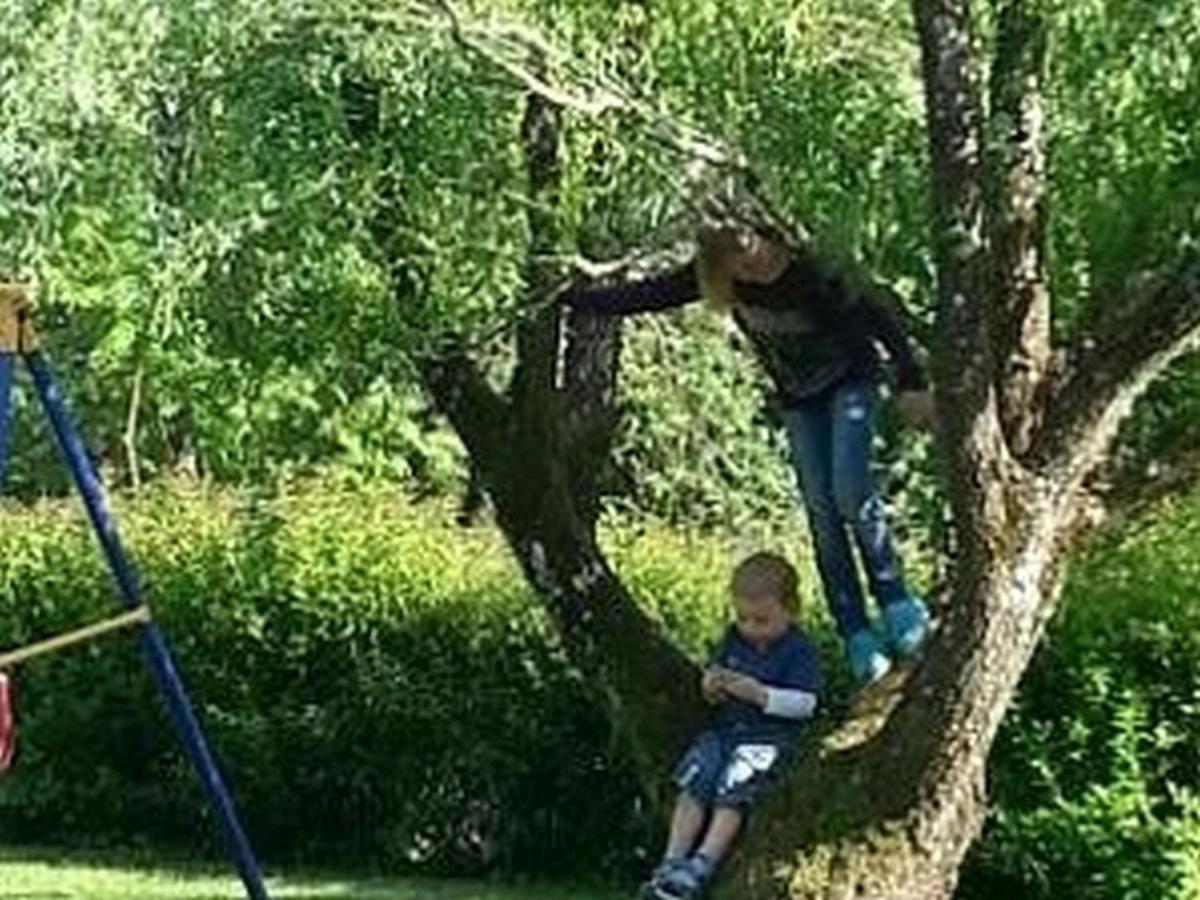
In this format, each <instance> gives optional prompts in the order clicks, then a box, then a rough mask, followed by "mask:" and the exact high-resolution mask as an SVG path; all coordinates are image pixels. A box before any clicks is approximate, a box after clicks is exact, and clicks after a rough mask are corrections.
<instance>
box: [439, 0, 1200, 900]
mask: <svg viewBox="0 0 1200 900" xmlns="http://www.w3.org/2000/svg"><path fill="white" fill-rule="evenodd" d="M970 7H971V4H969V3H968V2H967V0H914V2H913V11H914V14H915V24H916V29H917V35H918V39H919V46H920V54H921V60H922V77H923V84H924V91H925V97H926V106H927V110H928V117H927V134H928V145H929V158H928V162H929V166H930V170H931V183H932V192H933V202H934V208H935V225H934V233H933V236H932V237H933V246H934V248H935V251H936V269H937V302H936V310H935V320H934V328H933V333H934V341H933V346H932V347H931V353H932V363H933V365H932V368H933V375H934V383H935V390H936V395H937V398H938V404H939V408H940V410H941V417H940V418H941V421H940V426H939V434H938V444H939V447H940V450H941V454H942V457H943V460H944V483H945V490H946V495H947V497H948V499H949V503H950V507H951V509H952V512H953V518H954V530H955V534H956V545H955V549H954V554H953V559H952V561H951V562H952V569H951V571H952V577H951V585H950V592H951V597H950V602H949V605H948V611H947V613H946V616H945V620H944V622H943V624H942V626H941V629H940V631H939V632H938V634H937V635H936V638H935V639H934V641H933V642H932V645H931V646H930V647H929V649H928V651H927V654H926V657H925V660H924V663H923V664H922V665H921V666H920V667H919V668H918V669H917V671H916V672H915V673H914V674H913V675H912V677H911V678H909V679H908V680H907V682H906V683H904V684H902V685H901V686H899V687H897V688H895V689H894V690H891V691H886V690H885V691H882V692H880V693H879V694H878V695H877V696H873V697H871V698H870V702H868V703H865V704H863V705H862V706H860V707H859V708H857V709H856V712H855V714H854V715H853V716H851V718H850V719H849V720H848V721H846V722H845V723H843V724H842V725H841V726H840V727H839V728H837V729H836V730H834V731H833V732H832V733H830V734H827V735H825V736H823V738H822V739H821V740H820V741H813V742H812V744H811V745H810V746H809V747H808V748H807V750H806V752H805V753H804V754H803V757H802V759H801V760H800V761H799V762H798V763H797V764H796V766H795V768H794V771H792V772H791V773H790V774H789V777H788V779H787V780H786V783H785V785H784V787H783V788H782V789H781V790H780V791H779V792H778V793H777V794H775V795H774V796H773V797H772V798H771V799H770V801H769V802H768V803H767V804H766V807H765V809H764V811H763V814H762V815H761V816H760V817H758V818H757V819H756V821H755V822H754V824H753V827H752V828H751V830H750V832H749V834H748V837H747V840H746V842H745V845H744V847H743V852H742V853H741V854H740V855H739V856H738V858H737V861H736V863H735V864H734V865H733V866H732V869H731V872H730V873H729V875H728V877H727V878H726V879H725V881H724V883H723V885H722V886H721V888H720V891H721V896H728V897H737V898H768V897H784V896H787V897H793V898H848V897H855V898H880V900H882V898H889V900H895V898H913V900H918V898H919V900H929V898H937V897H948V896H950V894H951V893H952V891H953V888H954V885H955V881H956V873H957V870H958V868H959V866H960V864H961V861H962V859H963V857H964V855H965V853H966V851H967V849H968V848H969V846H970V845H971V843H972V841H973V840H974V839H975V837H976V836H977V835H978V833H979V831H980V828H981V826H982V823H983V820H984V817H985V811H986V810H985V800H986V786H985V767H986V761H987V756H988V752H989V748H990V747H991V744H992V741H993V738H994V736H995V734H996V730H997V728H998V726H999V724H1000V721H1001V719H1002V717H1003V715H1004V711H1005V709H1006V707H1007V706H1008V705H1009V703H1010V701H1011V699H1012V697H1013V695H1014V692H1015V690H1016V688H1017V684H1018V681H1019V679H1020V677H1021V674H1022V672H1023V671H1024V670H1025V668H1026V666H1027V664H1028V663H1029V661H1030V658H1031V656H1032V654H1033V652H1034V650H1035V648H1036V647H1037V644H1038V641H1039V639H1040V638H1041V636H1042V634H1043V631H1044V628H1045V625H1046V622H1047V620H1048V619H1049V618H1050V616H1051V615H1052V613H1053V612H1054V609H1055V605H1056V602H1057V599H1058V596H1059V588H1060V584H1061V581H1062V576H1063V570H1064V566H1065V562H1066V560H1067V558H1068V555H1069V553H1070V552H1071V550H1072V549H1073V548H1074V547H1076V546H1077V545H1078V544H1079V542H1080V541H1081V540H1082V539H1083V537H1084V536H1085V535H1086V534H1087V533H1088V531H1089V530H1090V529H1092V528H1093V527H1095V525H1096V524H1097V523H1098V521H1099V519H1100V517H1099V516H1097V515H1096V512H1097V491H1098V485H1099V483H1100V481H1101V479H1102V478H1106V477H1108V476H1111V474H1112V472H1111V468H1112V463H1113V449H1114V444H1115V441H1116V438H1117V434H1118V428H1119V426H1120V424H1121V423H1122V421H1124V420H1125V419H1126V417H1127V416H1128V414H1129V412H1130V410H1131V409H1132V407H1133V404H1134V402H1135V400H1137V398H1138V397H1139V396H1140V395H1141V394H1142V393H1143V392H1144V391H1145V390H1146V388H1147V387H1148V385H1150V384H1151V382H1152V381H1154V380H1155V379H1156V378H1157V377H1158V376H1159V375H1160V374H1161V373H1162V372H1163V371H1164V370H1165V369H1166V368H1167V367H1168V365H1170V364H1171V363H1172V362H1173V361H1175V360H1177V359H1178V358H1180V357H1181V356H1182V355H1184V354H1185V353H1186V352H1187V351H1188V350H1189V348H1191V347H1192V346H1194V345H1195V343H1196V342H1197V340H1198V339H1200V251H1197V248H1196V247H1195V246H1187V245H1186V244H1185V245H1183V249H1182V250H1181V251H1180V252H1179V253H1178V254H1177V255H1176V257H1175V258H1174V259H1173V260H1172V262H1171V264H1170V265H1168V266H1166V267H1164V268H1161V269H1159V270H1156V271H1152V272H1143V273H1127V275H1128V277H1127V278H1125V280H1124V283H1125V285H1126V288H1125V289H1124V290H1123V292H1122V295H1121V296H1120V297H1119V298H1117V301H1118V303H1119V309H1120V314H1119V315H1113V316H1109V317H1107V319H1105V320H1101V321H1097V322H1095V323H1093V325H1092V326H1090V327H1088V328H1087V329H1085V330H1084V331H1082V332H1081V333H1079V334H1078V335H1077V336H1075V337H1073V338H1072V339H1070V340H1069V341H1068V342H1062V341H1059V342H1056V341H1055V339H1054V333H1053V329H1052V322H1053V316H1052V305H1051V297H1052V286H1051V282H1050V279H1049V277H1048V275H1047V262H1046V257H1047V247H1046V241H1047V237H1046V233H1047V229H1046V207H1047V174H1046V143H1047V138H1046V135H1047V122H1046V104H1045V96H1044V90H1045V79H1046V72H1047V25H1046V16H1047V9H1046V5H1045V4H1044V3H1043V2H1041V0H1005V2H1002V3H1000V4H998V9H997V16H998V19H997V24H996V28H997V32H996V33H997V40H996V42H995V48H996V49H995V54H994V58H993V59H992V60H991V64H990V70H989V72H988V84H989V86H990V94H991V96H990V103H987V102H985V100H984V97H983V88H982V85H981V78H980V71H979V70H980V65H979V59H978V58H977V56H978V52H979V51H978V47H979V43H978V41H977V36H976V35H975V34H974V33H973V23H972V17H971V9H970ZM480 48H481V44H480V43H479V42H478V41H477V42H476V43H475V45H474V49H476V50H479V49H480ZM483 49H484V51H485V53H486V47H484V48H483ZM543 49H544V48H541V47H539V46H537V45H536V42H532V41H531V42H530V45H529V46H528V47H527V52H529V53H531V54H532V62H530V63H528V64H527V65H524V66H512V65H511V64H510V66H509V68H510V71H513V72H515V74H517V75H518V76H519V77H520V78H521V79H522V81H523V83H524V84H525V85H526V86H527V87H528V88H529V92H528V99H527V103H526V107H525V113H524V119H523V125H522V135H523V140H524V146H525V159H526V165H527V171H528V191H529V194H530V200H531V202H530V203H529V209H530V213H529V217H528V226H529V231H530V235H531V246H530V251H531V253H530V260H531V261H530V263H529V267H530V268H529V271H528V273H527V284H528V285H529V295H530V297H531V298H532V299H533V302H534V303H536V304H538V305H536V306H534V307H533V309H534V314H533V315H530V316H529V317H528V318H527V319H526V320H525V321H524V322H523V323H522V324H521V326H520V328H519V330H518V332H517V338H516V365H515V369H514V372H513V375H512V378H511V382H510V383H509V384H508V386H507V388H506V390H504V391H503V392H500V391H497V390H496V389H495V388H494V387H493V386H492V385H491V384H490V383H489V381H488V378H487V377H486V376H485V374H484V372H483V371H482V370H481V369H480V368H479V366H477V365H476V363H475V362H473V361H472V359H471V358H470V356H469V354H467V353H466V352H453V351H452V352H449V353H447V354H446V355H444V356H443V357H441V358H440V359H438V360H437V361H436V362H433V363H431V364H429V365H427V366H426V368H425V377H426V382H427V384H428V386H429V388H430V390H431V391H432V393H433V394H434V396H435V397H436V399H437V401H438V403H439V405H440V407H441V408H442V409H443V410H444V411H445V412H446V413H447V415H448V416H449V418H450V420H451V422H452V423H453V425H454V427H455V428H456V429H457V431H458V432H459V434H460V435H461V437H462V439H463V440H464V442H465V444H466V446H467V447H468V449H469V451H470V454H471V458H472V460H473V462H474V465H475V466H476V467H477V469H478V472H479V473H480V474H481V476H482V478H483V479H484V481H485V483H486V485H487V487H488V490H489V492H490V494H491V496H492V498H493V500H494V503H495V506H496V511H497V518H498V521H499V524H500V526H501V527H502V529H503V530H504V533H505V534H506V536H507V537H508V540H509V541H510V543H511V545H512V548H513V550H514V552H515V554H516V556H517V557H518V559H519V560H520V562H521V564H522V566H523V567H524V570H525V572H526V574H527V575H528V577H529V580H530V581H531V582H532V583H533V584H534V585H535V586H536V587H537V588H538V590H539V591H540V594H541V596H542V597H543V599H544V601H545V604H546V607H547V609H548V610H549V612H550V613H551V614H552V616H553V618H554V621H555V622H556V623H557V626H558V629H559V631H560V633H561V635H562V638H563V641H564V644H565V646H566V648H567V650H568V652H569V653H570V655H571V657H572V659H573V660H574V662H575V663H576V664H577V665H578V666H579V667H580V669H581V670H582V671H584V672H585V673H586V674H587V675H588V676H589V677H590V678H592V679H594V680H595V682H596V683H597V684H598V685H600V686H601V687H602V689H603V693H604V696H605V698H606V699H607V702H608V704H609V706H610V709H611V711H612V715H613V717H614V719H615V721H616V722H618V723H619V724H620V726H621V727H622V728H623V730H624V732H625V733H626V734H627V736H628V737H629V740H630V745H631V747H632V748H633V750H634V755H635V757H636V759H637V761H638V763H639V765H640V767H641V770H642V772H643V775H644V780H645V783H646V786H647V790H648V792H649V794H650V795H651V796H653V797H657V798H659V799H663V798H664V797H665V796H666V795H667V792H666V790H665V788H666V785H664V783H663V781H662V779H663V777H664V774H665V773H666V772H667V771H669V764H670V762H671V760H672V758H673V757H674V755H675V754H676V753H677V752H678V750H679V748H680V746H681V741H682V740H683V739H684V738H685V737H686V735H687V734H689V733H690V732H691V730H692V729H693V727H694V724H695V721H696V718H697V715H698V711H699V709H700V701H699V698H698V696H697V692H696V689H695V684H696V677H695V672H694V671H693V669H692V667H691V665H690V664H689V663H688V662H687V661H686V660H685V659H684V658H683V657H682V656H681V654H680V653H679V652H678V651H677V650H675V649H674V648H672V647H671V646H670V645H669V643H668V642H667V641H666V640H665V639H664V637H663V636H662V635H661V633H660V632H659V630H658V629H657V628H656V627H655V626H654V624H653V623H652V622H651V621H650V620H648V619H647V617H646V616H645V615H644V614H643V613H642V612H641V611H640V610H639V608H638V606H637V604H636V602H635V601H634V600H633V598H632V597H631V596H630V595H629V593H628V592H627V591H626V589H625V588H624V587H623V586H622V584H621V582H620V579H619V578H618V576H617V575H616V573H614V572H613V570H612V569H611V568H610V567H609V565H608V564H607V562H606V561H605V559H604V556H603V554H602V553H601V551H600V549H599V547H598V545H597V541H596V533H595V525H596V516H597V503H596V490H595V484H594V478H593V473H594V472H595V471H596V468H597V460H598V459H599V458H602V456H603V453H604V447H605V439H606V435H608V434H609V429H610V427H611V413H610V411H611V395H612V390H613V384H614V378H615V373H616V367H617V360H618V349H619V332H618V330H617V328H616V326H615V325H614V324H613V323H611V322H604V321H597V320H596V319H594V318H592V317H591V316H589V315H588V314H584V313H574V314H571V315H569V316H566V317H565V322H560V319H562V318H564V317H563V314H562V313H561V312H560V311H559V310H558V309H556V308H554V307H553V306H546V305H545V304H544V303H541V300H542V298H543V297H545V296H546V293H547V291H548V290H549V289H550V284H549V282H548V278H547V275H546V272H545V270H544V268H543V267H542V265H541V264H539V263H538V262H537V260H538V259H541V258H544V257H545V256H546V255H547V254H548V253H549V251H551V250H552V249H553V248H554V247H555V246H557V245H558V242H559V236H558V234H557V233H556V231H555V229H556V227H557V225H556V219H555V217H554V215H553V209H554V206H555V200H556V191H557V190H558V162H557V148H558V145H559V141H560V134H559V130H560V115H561V111H562V108H563V107H567V108H570V107H571V106H572V98H571V97H570V96H567V95H565V94H563V93H562V92H559V91H555V90H553V89H552V88H551V87H550V85H549V82H548V81H547V80H544V79H543V77H542V76H543V74H544V73H543V70H542V68H541V62H540V59H541V58H540V55H539V54H541V53H542V52H543ZM627 99H628V98H624V99H623V98H620V97H617V98H616V99H614V100H613V101H612V102H614V103H616V104H618V105H620V104H621V103H622V102H626V101H627ZM629 109H630V107H629V106H626V110H627V111H628V110H629ZM634 112H635V113H636V112H637V110H636V109H635V110H634ZM658 124H662V123H658ZM664 133H665V134H666V135H667V137H668V138H669V139H676V140H679V141H680V142H682V141H683V140H684V139H691V137H692V136H691V135H688V134H686V133H684V132H681V131H672V130H671V129H670V128H667V129H666V130H665V132H664ZM713 146H716V145H715V144H714V145H713ZM692 151H693V153H694V152H696V147H695V146H693V148H692ZM717 161H718V162H720V163H722V164H729V165H733V166H735V167H736V166H738V165H741V163H740V162H739V161H737V160H736V159H734V158H733V157H732V156H726V157H723V158H722V159H719V160H717ZM547 210H550V212H547ZM794 234H795V235H796V236H797V239H798V240H802V241H804V240H811V238H810V237H809V235H808V233H807V231H806V230H805V229H803V228H798V229H796V230H794ZM826 262H827V264H828V265H829V266H831V267H836V266H844V265H845V263H842V262H839V261H837V260H834V259H829V260H827V261H826ZM1111 305H1112V304H1110V306H1111ZM560 328H561V329H565V335H566V338H565V343H566V354H565V355H566V362H565V365H564V366H562V368H561V369H560V367H559V364H558V359H559V352H560ZM1181 444H1182V446H1180V447H1178V448H1177V449H1178V450H1179V452H1180V454H1181V456H1186V455H1187V454H1189V453H1190V454H1194V450H1193V449H1192V445H1191V444H1190V443H1189V442H1186V441H1184V442H1181ZM1167 468H1168V469H1169V468H1170V467H1167ZM1176 471H1177V470H1176ZM1191 471H1194V469H1193V470H1191ZM1119 481H1120V483H1121V484H1122V485H1123V486H1124V488H1125V490H1126V491H1128V492H1129V493H1131V494H1134V495H1136V494H1140V493H1144V492H1145V491H1147V490H1151V489H1152V486H1151V484H1150V481H1151V476H1149V475H1146V474H1145V473H1141V474H1139V473H1137V472H1133V471H1128V472H1125V473H1123V474H1122V475H1121V477H1120V479H1119ZM1176 486H1177V485H1176Z"/></svg>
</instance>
